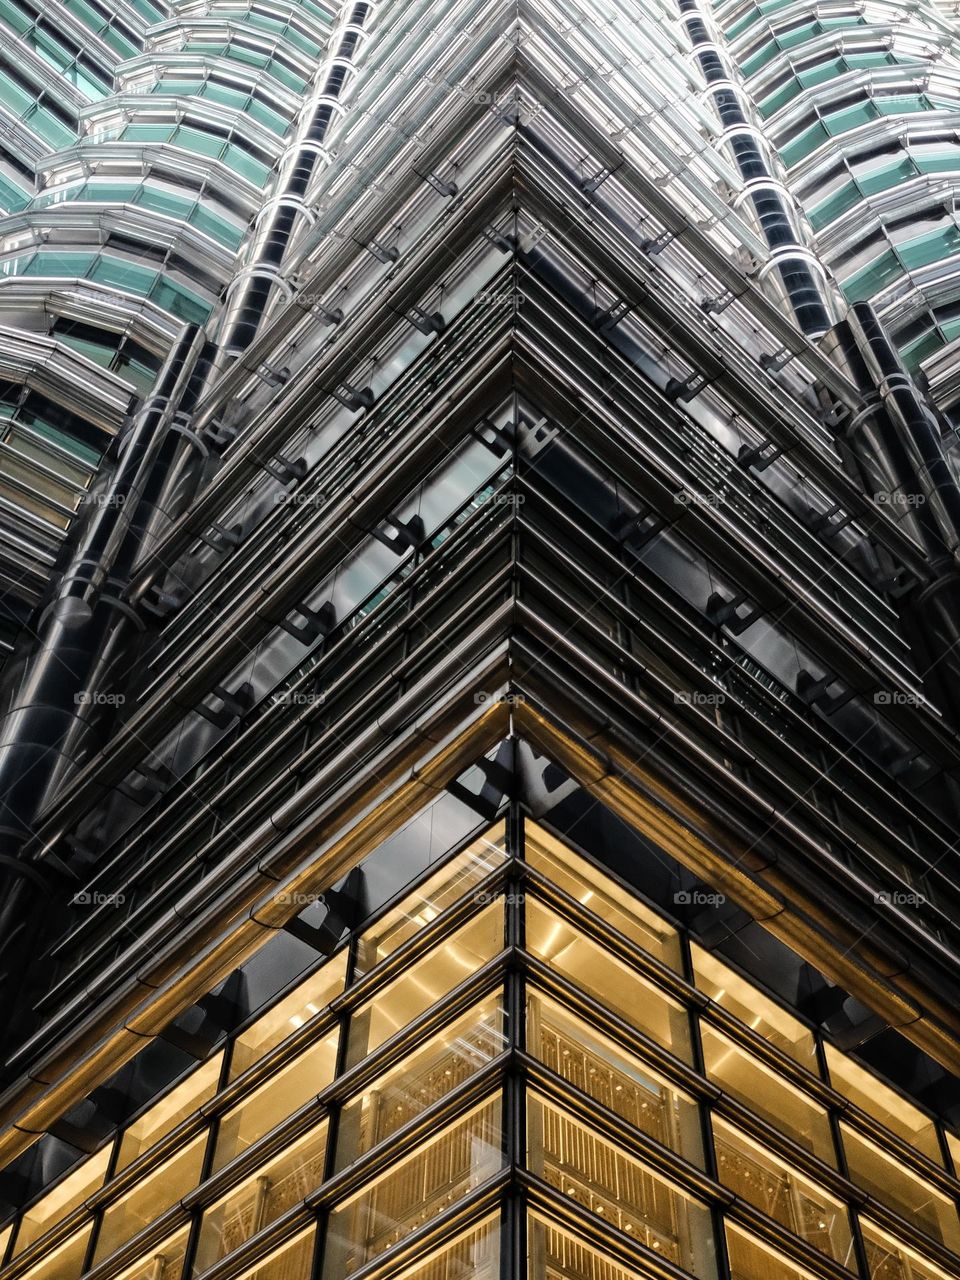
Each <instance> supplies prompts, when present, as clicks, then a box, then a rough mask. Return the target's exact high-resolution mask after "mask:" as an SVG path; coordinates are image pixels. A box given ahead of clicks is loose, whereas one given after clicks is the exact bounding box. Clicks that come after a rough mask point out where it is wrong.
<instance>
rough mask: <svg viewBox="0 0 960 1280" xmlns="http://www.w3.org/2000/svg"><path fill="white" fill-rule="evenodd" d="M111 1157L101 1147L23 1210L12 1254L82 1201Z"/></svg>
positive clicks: (99, 1181) (100, 1180)
mask: <svg viewBox="0 0 960 1280" xmlns="http://www.w3.org/2000/svg"><path fill="white" fill-rule="evenodd" d="M109 1161H110V1148H109V1147H104V1148H103V1150H102V1151H98V1152H97V1154H96V1155H95V1156H91V1157H90V1159H89V1160H84V1162H83V1163H82V1164H81V1165H80V1166H79V1167H78V1168H76V1169H74V1170H73V1171H72V1172H71V1173H68V1174H67V1176H66V1177H65V1178H61V1179H60V1181H59V1182H58V1183H57V1185H56V1186H55V1187H54V1188H53V1190H51V1191H48V1192H47V1194H46V1195H45V1196H43V1197H42V1199H40V1200H38V1201H37V1203H36V1204H35V1205H34V1206H33V1207H32V1208H30V1209H28V1210H27V1211H26V1213H25V1214H24V1215H23V1217H22V1219H21V1220H20V1227H19V1229H18V1231H17V1238H16V1241H15V1242H14V1254H15V1255H16V1254H18V1253H22V1252H23V1250H24V1249H26V1248H27V1246H28V1245H31V1244H33V1242H34V1240H38V1239H39V1238H40V1236H42V1235H43V1234H44V1232H46V1231H49V1230H50V1228H51V1227H54V1226H56V1224H57V1223H58V1222H62V1221H63V1219H64V1218H66V1217H67V1215H68V1214H70V1213H72V1212H73V1210H74V1209H76V1208H77V1206H78V1205H81V1204H83V1202H84V1200H86V1199H87V1198H88V1197H89V1196H91V1195H93V1193H94V1191H96V1190H97V1189H98V1188H99V1187H101V1186H102V1185H103V1179H104V1177H105V1176H106V1172H107V1165H108V1163H109Z"/></svg>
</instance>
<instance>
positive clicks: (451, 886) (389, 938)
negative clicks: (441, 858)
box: [354, 822, 507, 975]
mask: <svg viewBox="0 0 960 1280" xmlns="http://www.w3.org/2000/svg"><path fill="white" fill-rule="evenodd" d="M504 840H505V825H504V823H502V822H498V823H497V825H496V826H495V827H491V829H490V830H489V831H487V832H485V834H484V835H482V836H480V837H479V839H477V840H474V842H473V843H472V844H471V845H470V846H469V848H467V849H464V850H463V852H462V853H459V854H457V856H456V857H455V858H451V860H450V861H449V862H447V863H445V864H444V865H443V867H441V869H440V870H439V871H437V872H436V873H435V874H434V875H432V876H431V877H430V878H429V879H428V880H427V881H426V882H425V883H424V884H422V885H420V887H419V888H418V889H416V890H415V891H414V892H413V893H411V894H410V895H409V896H408V897H406V898H404V900H403V901H402V902H401V903H399V904H398V905H397V906H396V907H394V908H393V910H392V911H389V912H388V913H387V914H386V915H385V916H384V917H383V918H382V919H380V920H378V921H377V922H376V924H374V925H372V926H371V928H369V929H368V930H367V931H366V933H362V934H361V935H360V937H359V939H358V940H357V958H356V965H355V969H354V973H355V975H360V974H363V973H368V972H369V971H370V970H371V969H372V968H374V966H375V965H378V964H379V963H380V961H381V960H385V959H386V958H387V956H389V955H392V954H393V952H394V951H396V950H397V948H398V947H400V946H402V944H403V943H404V942H406V941H407V939H408V938H412V937H413V935H414V934H416V933H419V931H420V930H421V929H425V928H426V927H427V925H428V924H430V923H431V922H432V921H433V920H436V918H437V916H438V915H440V913H441V912H442V911H445V910H446V908H447V907H449V906H452V904H453V903H454V902H459V900H460V899H461V898H463V897H465V896H466V895H467V894H468V893H470V892H471V890H473V889H475V888H476V886H477V885H478V884H479V883H480V881H481V880H483V879H485V878H486V877H487V876H488V875H489V874H490V873H491V871H494V870H495V869H496V868H497V867H499V866H501V865H502V863H503V862H505V861H506V856H507V855H506V852H505V850H504Z"/></svg>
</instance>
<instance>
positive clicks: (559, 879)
mask: <svg viewBox="0 0 960 1280" xmlns="http://www.w3.org/2000/svg"><path fill="white" fill-rule="evenodd" d="M524 858H525V860H526V861H527V862H528V863H529V864H530V866H531V867H533V869H534V870H535V871H539V872H540V873H541V875H544V876H546V878H547V879H548V880H551V881H552V882H553V883H554V884H555V885H556V886H557V888H558V889H563V891H564V892H565V893H568V894H569V895H570V897H571V898H576V900H577V901H578V902H580V903H582V904H583V905H584V906H585V907H586V908H587V909H588V910H590V911H592V912H594V914H595V915H598V916H600V918H601V919H602V920H604V921H606V923H607V924H609V925H611V926H612V927H613V928H614V929H616V930H617V931H618V932H620V933H622V934H623V935H624V936H625V937H627V938H629V939H630V941H631V942H634V943H636V945H637V946H638V947H640V948H642V949H643V950H644V951H648V952H649V953H650V954H651V955H652V956H654V957H656V959H657V960H660V961H661V962H662V963H663V964H666V965H669V966H670V968H671V969H675V970H676V971H677V972H678V973H679V972H680V970H681V960H680V939H679V937H678V935H677V931H676V929H674V928H673V926H672V925H669V924H668V923H667V922H666V920H663V919H661V917H660V916H658V915H657V914H656V912H654V911H651V910H650V908H649V907H646V906H644V904H643V903H642V902H640V901H638V900H637V898H635V897H634V896H633V895H632V894H631V893H628V892H627V891H626V890H625V889H622V888H621V887H620V886H619V885H618V884H617V883H616V881H614V880H612V879H611V878H610V877H609V876H606V875H604V874H603V872H602V871H598V870H597V868H596V867H595V866H594V865H593V863H592V862H589V861H588V860H587V859H586V858H582V857H581V856H580V855H579V854H577V853H574V852H573V851H572V850H571V849H568V848H567V847H566V846H565V845H563V844H561V842H560V841H559V840H556V839H554V837H553V836H552V835H550V833H549V832H547V831H544V830H543V828H542V827H538V826H537V825H536V824H535V823H533V822H528V823H527V824H526V826H525V828H524Z"/></svg>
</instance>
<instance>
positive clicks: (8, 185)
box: [0, 174, 30, 213]
mask: <svg viewBox="0 0 960 1280" xmlns="http://www.w3.org/2000/svg"><path fill="white" fill-rule="evenodd" d="M29 203H30V197H29V196H28V195H27V193H26V192H25V191H21V190H20V188H19V187H15V186H14V185H13V183H12V182H10V181H9V180H8V179H7V178H5V177H3V175H2V174H0V209H3V211H4V212H5V213H19V211H20V210H21V209H23V208H25V206H26V205H28V204H29Z"/></svg>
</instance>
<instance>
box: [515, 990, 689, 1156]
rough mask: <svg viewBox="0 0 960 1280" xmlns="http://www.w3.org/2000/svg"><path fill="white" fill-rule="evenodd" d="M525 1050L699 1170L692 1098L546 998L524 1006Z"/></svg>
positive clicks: (537, 997) (535, 998) (533, 998)
mask: <svg viewBox="0 0 960 1280" xmlns="http://www.w3.org/2000/svg"><path fill="white" fill-rule="evenodd" d="M527 1049H528V1050H529V1052H530V1053H531V1054H532V1055H533V1056H534V1057H536V1058H539V1059H540V1061H541V1062H543V1063H544V1064H545V1065H546V1066H548V1067H549V1068H550V1069H551V1070H552V1071H555V1072H556V1073H557V1075H558V1076H562V1077H563V1079H564V1080H568V1081H569V1082H570V1084H572V1085H574V1086H575V1087H576V1088H577V1089H582V1090H583V1092H584V1093H586V1094H589V1095H590V1097H591V1098H595V1099H596V1101H597V1102H600V1103H602V1104H603V1105H604V1106H605V1107H609V1108H610V1110H611V1111H615V1112H616V1113H617V1115H619V1116H622V1117H623V1119H624V1120H627V1121H628V1122H629V1123H630V1124H632V1125H633V1126H634V1128H636V1129H639V1130H640V1131H641V1133H645V1134H647V1135H648V1137H651V1138H653V1139H654V1140H655V1141H657V1142H661V1143H663V1145H664V1146H665V1147H671V1148H672V1149H673V1150H674V1151H678V1152H679V1153H680V1155H682V1156H684V1157H685V1158H686V1159H687V1160H689V1161H691V1162H692V1163H693V1164H698V1165H701V1166H702V1165H703V1142H702V1139H701V1133H700V1113H699V1110H698V1108H697V1104H696V1102H695V1101H694V1099H693V1098H691V1097H689V1096H688V1095H687V1094H685V1093H683V1092H682V1091H681V1090H680V1089H678V1088H677V1087H676V1085H673V1084H670V1083H668V1082H667V1081H666V1080H665V1079H664V1078H663V1077H662V1076H660V1075H658V1074H657V1072H655V1071H653V1070H652V1069H651V1068H650V1067H648V1066H647V1064H646V1063H645V1062H641V1060H640V1059H639V1058H635V1057H634V1056H633V1055H632V1054H630V1053H628V1052H627V1051H626V1050H625V1049H621V1048H620V1046H619V1045H616V1044H614V1042H613V1041H612V1040H609V1039H608V1038H607V1037H606V1036H602V1035H600V1033H599V1032H597V1031H594V1030H593V1029H592V1028H590V1027H588V1026H587V1024H586V1023H585V1022H581V1021H580V1019H579V1018H576V1017H574V1016H573V1014H571V1013H568V1012H567V1011H566V1010H565V1009H563V1008H561V1006H560V1005H558V1004H556V1003H555V1001H553V1000H551V999H549V998H548V997H547V996H542V995H539V994H531V996H530V998H529V1000H528V1001H527Z"/></svg>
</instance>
